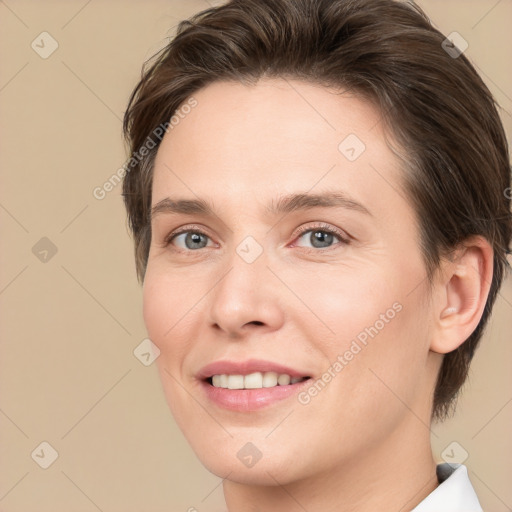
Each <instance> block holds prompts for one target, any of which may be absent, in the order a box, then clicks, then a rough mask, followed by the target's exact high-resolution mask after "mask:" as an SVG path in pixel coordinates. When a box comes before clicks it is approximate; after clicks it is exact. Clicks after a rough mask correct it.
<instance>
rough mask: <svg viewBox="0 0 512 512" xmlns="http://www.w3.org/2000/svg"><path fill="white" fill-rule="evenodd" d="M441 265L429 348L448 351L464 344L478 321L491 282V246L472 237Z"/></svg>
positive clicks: (441, 351) (480, 238) (442, 352)
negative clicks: (433, 326)
mask: <svg viewBox="0 0 512 512" xmlns="http://www.w3.org/2000/svg"><path fill="white" fill-rule="evenodd" d="M442 266H443V268H442V272H440V275H441V276H442V277H441V278H440V279H439V281H438V282H437V283H436V284H435V287H436V288H437V293H436V294H435V295H434V296H435V297H436V301H435V303H434V305H433V313H434V319H433V320H434V325H435V329H434V335H433V338H432V340H431V345H430V350H432V351H433V352H438V353H440V354H447V353H449V352H452V351H453V350H455V349H457V348H458V347H459V346H460V345H461V344H462V343H464V341H466V340H467V339H468V338H469V336H471V334H472V333H473V331H474V330H475V329H476V327H477V326H478V323H479V322H480V319H481V317H482V314H483V311H484V308H485V304H486V302H487V297H488V295H489V290H490V287H491V282H492V275H493V250H492V247H491V245H490V244H489V242H488V241H487V240H485V239H484V238H483V237H472V238H471V239H468V240H467V241H466V242H465V243H464V246H463V247H462V248H461V249H458V250H457V251H456V253H455V254H454V257H453V258H452V259H451V260H449V261H448V260H445V261H443V263H442Z"/></svg>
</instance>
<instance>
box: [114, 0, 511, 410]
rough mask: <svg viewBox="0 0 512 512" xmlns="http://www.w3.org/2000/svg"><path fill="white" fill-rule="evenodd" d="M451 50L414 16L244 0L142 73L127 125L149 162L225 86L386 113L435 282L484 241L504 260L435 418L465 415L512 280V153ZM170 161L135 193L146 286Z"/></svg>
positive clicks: (454, 356)
mask: <svg viewBox="0 0 512 512" xmlns="http://www.w3.org/2000/svg"><path fill="white" fill-rule="evenodd" d="M444 40H445V36H444V35H443V34H442V33H441V32H439V31H438V30H437V29H435V28H434V27H433V26H432V25H431V23H430V21H429V19H428V17H427V16H426V15H425V14H424V13H423V12H422V11H421V9H420V8H419V7H417V6H416V5H415V4H414V3H404V2H400V1H397V0H232V1H230V2H228V3H227V4H224V5H221V6H219V7H214V8H209V9H206V10H205V11H202V12H200V13H198V14H196V15H195V16H193V17H192V18H190V19H189V20H186V21H182V22H181V23H180V24H179V26H178V29H177V34H176V36H175V37H174V38H173V39H172V40H171V41H170V42H169V44H168V45H167V46H165V47H164V48H163V49H162V50H161V51H160V52H158V53H157V54H156V55H154V56H153V58H152V59H150V60H149V61H148V62H146V63H145V65H144V66H143V69H142V77H141V80H140V82H139V83H138V85H137V86H136V88H135V89H134V91H133V93H132V95H131V98H130V100H129V104H128V109H127V111H126V113H125V117H124V124H123V128H124V133H125V137H126V139H127V141H128V143H129V146H130V150H131V151H132V152H136V151H137V150H138V148H140V147H142V146H143V144H144V142H145V140H147V137H148V136H149V135H150V134H151V133H152V131H153V130H154V129H155V127H157V126H159V125H161V124H162V123H165V122H166V121H168V120H169V119H170V118H171V116H172V115H173V114H174V113H175V112H176V111H177V109H178V107H179V106H180V105H181V104H183V103H184V102H185V100H186V99H187V98H189V97H190V95H192V94H193V93H194V92H195V91H198V90H199V89H201V88H203V87H204V86H206V85H208V84H210V83H212V82H215V81H220V80H229V81H238V82H241V83H247V84H255V83H257V81H258V80H259V79H260V78H262V77H271V78H274V77H276V78H295V79H302V80H305V81H308V82H311V83H316V84H321V85H324V86H326V87H335V88H337V89H345V90H347V89H349V90H351V91H353V92H355V93H356V94H358V95H360V96H362V97H363V98H365V99H367V100H369V101H371V102H373V103H374V104H375V105H376V106H377V107H378V108H379V110H380V112H381V113H382V120H383V122H384V123H385V125H386V126H387V128H388V130H389V133H392V134H393V135H394V138H395V140H396V141H397V142H398V146H399V148H401V149H400V150H399V153H401V154H402V157H403V160H404V161H405V162H406V164H407V165H406V172H405V173H404V181H405V184H404V189H405V191H406V195H407V197H408V199H409V201H410V202H411V204H412V206H413V207H414V209H415V211H416V214H417V218H418V224H419V229H420V234H421V250H422V254H423V257H424V261H425V265H426V269H427V273H428V276H429V279H430V280H431V279H432V276H433V275H434V272H435V270H436V269H437V268H438V267H439V263H440V259H441V257H442V256H443V255H446V254H448V253H449V252H450V251H452V250H453V249H454V248H456V247H458V246H460V245H461V244H462V243H463V242H464V241H465V240H467V239H468V238H469V237H470V236H472V235H481V236H483V237H485V238H486V239H487V240H488V241H489V243H490V244H491V245H492V248H493V250H494V257H493V259H494V261H493V264H494V272H493V279H492V284H491V288H490V292H489V296H488V298H487V303H486V306H485V310H484V313H483V316H482V318H481V321H480V323H479V324H478V326H477V328H476V329H475V331H474V332H473V333H472V335H471V336H470V337H469V338H468V339H467V340H466V341H465V342H464V343H462V344H461V345H460V347H459V348H457V349H456V350H454V351H453V352H450V353H449V354H446V355H445V356H444V359H443V363H442V367H441V370H440V373H439V376H438V380H437V384H436V388H435V392H434V406H433V412H432V416H433V418H436V419H443V418H445V417H447V416H448V415H449V413H450V412H451V411H453V410H454V406H455V398H456V396H457V394H458V392H459V390H460V388H461V386H462V384H463V383H464V381H465V380H466V377H467V374H468V371H469V365H470V361H471V359H472V357H473V354H474V352H475V349H476V347H477V345H478V342H479V340H480V338H481V336H482V333H483V329H484V327H485V325H486V323H487V320H488V318H489V316H490V313H491V309H492V306H493V304H494V301H495V299H496V296H497V293H498V290H499V288H500V286H501V283H502V280H503V277H504V272H505V268H506V266H507V259H506V254H507V253H508V252H509V250H508V248H509V243H510V238H511V214H510V194H507V190H508V191H510V188H509V187H510V164H509V156H508V146H507V141H506V137H505V133H504V130H503V126H502V124H501V121H500V118H499V115H498V112H497V109H496V104H495V100H494V98H493V97H492V95H491V93H490V92H489V90H488V88H487V87H486V85H485V84H484V83H483V81H482V79H481V78H480V76H479V75H478V73H477V72H476V71H475V69H474V68H473V66H472V65H471V64H470V62H469V60H468V59H467V58H466V57H465V56H464V55H463V54H460V55H458V56H457V53H456V54H455V55H454V54H453V52H451V54H450V53H449V52H447V51H445V48H446V43H445V44H444V45H443V44H442V43H443V41H444ZM157 149H158V145H156V146H155V147H154V148H153V149H151V150H150V151H149V153H148V154H147V156H146V157H145V158H143V159H141V161H140V163H138V164H137V165H135V166H134V167H133V168H132V170H130V172H128V173H127V174H126V175H125V178H124V182H123V196H124V201H125V205H126V208H127V212H128V220H129V226H130V229H131V230H132V232H133V235H134V242H135V254H136V266H137V274H138V278H139V280H140V281H141V282H142V281H143V279H144V274H145V269H146V265H147V259H148V253H149V246H150V242H151V221H150V209H151V186H152V171H153V163H154V158H155V155H156V152H157Z"/></svg>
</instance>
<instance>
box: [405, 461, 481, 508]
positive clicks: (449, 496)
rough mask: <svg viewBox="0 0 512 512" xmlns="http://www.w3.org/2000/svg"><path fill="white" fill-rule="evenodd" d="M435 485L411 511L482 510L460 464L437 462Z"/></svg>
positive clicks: (464, 468) (466, 474)
mask: <svg viewBox="0 0 512 512" xmlns="http://www.w3.org/2000/svg"><path fill="white" fill-rule="evenodd" d="M436 471H437V480H438V481H439V486H438V487H436V488H435V489H434V490H433V491H432V492H431V493H430V494H429V495H428V496H427V497H426V498H425V499H424V500H423V501H422V502H421V503H420V504H419V505H417V506H416V507H414V508H413V509H412V510H411V512H483V510H482V507H481V506H480V502H479V501H478V498H477V496H476V493H475V490H474V489H473V486H472V485H471V481H470V480H469V476H468V470H467V469H466V466H464V465H462V464H453V463H443V464H438V465H437V468H436Z"/></svg>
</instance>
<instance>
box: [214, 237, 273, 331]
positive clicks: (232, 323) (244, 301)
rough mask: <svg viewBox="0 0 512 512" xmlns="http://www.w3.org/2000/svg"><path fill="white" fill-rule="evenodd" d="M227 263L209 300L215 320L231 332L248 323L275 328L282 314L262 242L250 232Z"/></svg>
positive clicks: (228, 258) (229, 256) (227, 256)
mask: <svg viewBox="0 0 512 512" xmlns="http://www.w3.org/2000/svg"><path fill="white" fill-rule="evenodd" d="M225 264H226V267H225V268H226V270H225V271H224V272H223V277H222V278H221V279H220V280H219V281H218V282H217V284H216V285H215V286H214V289H213V290H212V294H211V298H210V302H209V304H210V315H211V321H212V323H214V324H217V325H218V326H219V327H220V328H222V329H223V330H226V331H232V332H234V331H237V330H238V329H241V328H242V327H243V326H244V325H245V324H247V323H249V322H258V323H263V324H267V325H272V326H274V327H275V325H276V323H279V318H280V316H281V313H280V311H279V306H278V301H277V300H276V297H275V287H272V288H271V286H270V285H271V283H270V280H271V277H272V276H271V272H270V271H269V270H268V268H267V264H268V258H267V252H266V251H265V250H264V248H263V244H262V243H260V242H259V241H258V240H256V238H255V237H253V236H251V235H247V236H245V237H244V238H243V239H242V241H241V242H239V243H238V244H237V245H236V246H234V247H233V249H232V252H230V254H229V255H226V261H225ZM272 289H274V292H272V291H271V290H272Z"/></svg>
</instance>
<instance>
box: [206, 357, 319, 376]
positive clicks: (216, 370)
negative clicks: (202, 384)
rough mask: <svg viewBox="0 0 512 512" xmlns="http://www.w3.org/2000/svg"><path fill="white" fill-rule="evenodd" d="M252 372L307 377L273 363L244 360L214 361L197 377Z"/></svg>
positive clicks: (260, 360)
mask: <svg viewBox="0 0 512 512" xmlns="http://www.w3.org/2000/svg"><path fill="white" fill-rule="evenodd" d="M254 372H262V373H264V372H276V373H277V374H279V375H281V374H283V373H285V374H287V375H289V376H290V377H309V375H308V374H307V373H305V372H302V371H300V370H296V369H294V368H290V367H289V366H284V365H282V364H280V363H274V362H273V361H265V360H263V359H246V360H245V361H215V362H213V363H210V364H207V365H206V366H203V368H201V369H200V370H199V373H198V375H197V377H198V378H199V379H201V380H204V379H208V378H210V377H211V376H212V375H223V374H228V375H248V374H250V373H254Z"/></svg>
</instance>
